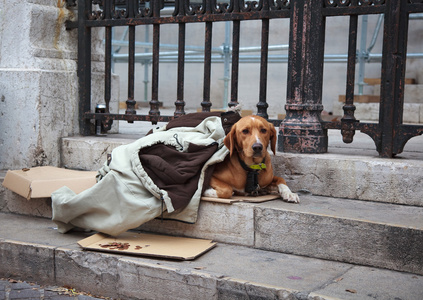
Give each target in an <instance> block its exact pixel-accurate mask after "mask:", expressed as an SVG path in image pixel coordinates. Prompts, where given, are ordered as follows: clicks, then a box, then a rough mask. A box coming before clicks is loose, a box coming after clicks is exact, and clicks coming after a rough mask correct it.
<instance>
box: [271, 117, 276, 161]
mask: <svg viewBox="0 0 423 300" xmlns="http://www.w3.org/2000/svg"><path fill="white" fill-rule="evenodd" d="M269 130H270V149H272V151H273V154H276V141H277V134H276V129H275V126H273V124H272V123H270V122H269Z"/></svg>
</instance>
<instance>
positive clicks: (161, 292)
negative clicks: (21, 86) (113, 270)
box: [118, 259, 217, 300]
mask: <svg viewBox="0 0 423 300" xmlns="http://www.w3.org/2000/svg"><path fill="white" fill-rule="evenodd" d="M118 273H119V292H120V296H121V297H123V298H125V299H181V300H182V299H200V298H201V299H217V297H216V278H214V277H212V276H209V275H207V274H206V273H204V274H201V273H200V272H196V271H195V270H193V271H187V270H181V269H178V268H174V267H170V266H166V265H165V264H164V265H161V264H153V263H148V262H142V263H140V262H136V261H135V260H130V259H121V260H120V264H119V269H118Z"/></svg>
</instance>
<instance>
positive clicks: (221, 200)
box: [201, 194, 281, 204]
mask: <svg viewBox="0 0 423 300" xmlns="http://www.w3.org/2000/svg"><path fill="white" fill-rule="evenodd" d="M276 199H281V196H280V195H276V194H274V195H273V194H268V195H262V196H257V197H253V196H234V197H233V198H230V199H225V198H213V197H201V200H202V201H207V202H216V203H224V204H232V203H236V202H246V203H262V202H266V201H272V200H276Z"/></svg>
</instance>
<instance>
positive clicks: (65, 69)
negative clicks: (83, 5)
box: [0, 0, 118, 169]
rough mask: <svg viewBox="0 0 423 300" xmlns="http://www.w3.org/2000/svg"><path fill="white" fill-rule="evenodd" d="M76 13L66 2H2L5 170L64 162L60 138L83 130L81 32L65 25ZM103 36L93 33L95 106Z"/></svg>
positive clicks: (0, 103) (0, 108)
mask: <svg viewBox="0 0 423 300" xmlns="http://www.w3.org/2000/svg"><path fill="white" fill-rule="evenodd" d="M76 15H77V12H76V11H73V10H69V9H68V8H67V7H66V5H65V1H64V0H25V1H23V0H0V112H1V116H0V153H1V154H0V169H18V168H23V167H33V166H40V165H52V166H59V165H60V139H61V138H62V137H66V136H72V135H76V134H78V133H79V124H78V81H77V73H76V70H77V63H76V59H77V44H78V41H77V30H66V29H65V25H64V22H65V21H66V20H69V19H73V18H75V17H76ZM102 38H103V34H102V31H100V30H97V31H93V47H92V48H93V60H94V62H93V84H92V85H93V91H95V92H94V93H93V96H92V97H93V106H94V105H95V104H96V103H98V102H101V97H102V96H101V95H102V93H101V91H102V90H103V86H104V84H103V83H102V82H103V75H102V74H101V73H99V72H101V71H102V70H103V68H104V63H102V60H104V56H103V54H102V51H103V50H102V45H101V41H102ZM114 81H115V84H116V77H115V78H114ZM115 90H116V92H114V94H113V95H114V98H115V99H116V100H115V101H117V96H116V95H117V94H118V92H117V90H118V89H115ZM116 103H117V102H116ZM115 110H117V106H116V105H115ZM115 130H116V129H115Z"/></svg>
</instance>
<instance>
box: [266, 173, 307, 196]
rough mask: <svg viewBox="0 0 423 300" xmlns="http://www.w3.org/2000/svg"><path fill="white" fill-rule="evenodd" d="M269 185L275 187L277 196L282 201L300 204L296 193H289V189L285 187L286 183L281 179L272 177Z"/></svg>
mask: <svg viewBox="0 0 423 300" xmlns="http://www.w3.org/2000/svg"><path fill="white" fill-rule="evenodd" d="M271 185H273V186H276V187H277V189H278V192H279V195H281V197H282V199H283V200H284V201H286V202H292V203H300V197H298V195H297V194H296V193H293V192H291V190H290V189H289V187H288V186H287V185H286V181H285V180H284V179H283V178H281V177H277V176H275V177H273V181H272V184H271Z"/></svg>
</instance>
